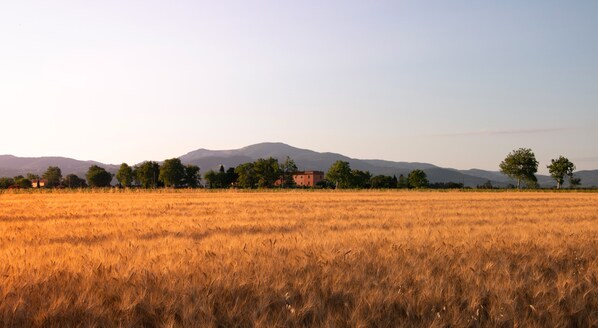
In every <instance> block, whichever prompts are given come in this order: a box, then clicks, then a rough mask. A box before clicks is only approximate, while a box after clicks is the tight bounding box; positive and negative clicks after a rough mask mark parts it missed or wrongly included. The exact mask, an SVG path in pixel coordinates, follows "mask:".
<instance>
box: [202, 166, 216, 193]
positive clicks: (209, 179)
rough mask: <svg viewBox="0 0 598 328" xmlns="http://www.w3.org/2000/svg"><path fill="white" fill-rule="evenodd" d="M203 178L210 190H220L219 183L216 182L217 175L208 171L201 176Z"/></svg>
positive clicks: (212, 171)
mask: <svg viewBox="0 0 598 328" xmlns="http://www.w3.org/2000/svg"><path fill="white" fill-rule="evenodd" d="M203 178H204V179H205V180H206V183H207V184H208V187H210V189H212V188H220V185H219V183H218V182H219V181H218V173H216V171H214V170H209V171H208V172H206V173H205V174H204V175H203Z"/></svg>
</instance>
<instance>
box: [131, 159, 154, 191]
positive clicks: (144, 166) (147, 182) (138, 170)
mask: <svg viewBox="0 0 598 328" xmlns="http://www.w3.org/2000/svg"><path fill="white" fill-rule="evenodd" d="M133 172H134V175H135V179H136V181H137V183H138V184H139V185H140V186H142V187H143V188H156V187H158V177H159V175H160V165H159V164H158V163H156V162H152V161H147V162H143V163H141V164H139V165H138V166H136V167H135V169H134V170H133Z"/></svg>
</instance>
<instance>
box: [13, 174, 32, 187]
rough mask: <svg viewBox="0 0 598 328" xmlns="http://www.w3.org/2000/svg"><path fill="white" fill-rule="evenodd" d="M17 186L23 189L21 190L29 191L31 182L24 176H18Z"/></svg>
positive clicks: (16, 179) (16, 178)
mask: <svg viewBox="0 0 598 328" xmlns="http://www.w3.org/2000/svg"><path fill="white" fill-rule="evenodd" d="M14 180H15V184H14V185H15V186H17V187H19V188H21V189H29V188H31V180H29V179H27V178H25V177H23V176H18V177H15V179H14Z"/></svg>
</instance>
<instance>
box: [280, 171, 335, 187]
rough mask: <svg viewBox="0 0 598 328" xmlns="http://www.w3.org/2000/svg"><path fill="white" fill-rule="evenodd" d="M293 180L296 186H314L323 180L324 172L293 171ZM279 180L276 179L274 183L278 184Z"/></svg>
mask: <svg viewBox="0 0 598 328" xmlns="http://www.w3.org/2000/svg"><path fill="white" fill-rule="evenodd" d="M293 180H294V181H295V184H296V185H297V187H315V186H316V184H317V183H318V182H320V181H322V180H324V172H322V171H299V172H295V173H293ZM281 183H282V181H281V180H278V181H276V183H275V184H276V185H277V186H280V185H281Z"/></svg>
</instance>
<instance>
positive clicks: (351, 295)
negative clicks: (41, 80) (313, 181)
mask: <svg viewBox="0 0 598 328" xmlns="http://www.w3.org/2000/svg"><path fill="white" fill-rule="evenodd" d="M0 261H1V262H0V326H5V327H13V326H27V327H29V326H48V327H50V326H55V327H69V326H123V327H130V326H147V327H149V326H166V327H170V326H194V327H200V326H201V327H210V326H212V327H231V326H244V327H252V326H268V327H271V326H279V327H287V326H290V327H293V326H329V327H332V326H334V327H345V326H348V327H357V326H363V327H396V326H424V327H429V326H434V327H436V326H447V325H451V326H457V327H464V326H490V327H493V326H499V327H513V326H525V327H528V326H575V327H590V326H598V289H597V288H598V194H589V193H588V194H586V193H462V192H449V193H441V192H425V193H420V192H288V193H287V192H280V193H275V192H265V193H257V192H255V193H245V192H220V193H211V192H201V191H200V192H188V191H182V192H153V193H150V192H125V193H32V194H19V193H15V194H10V193H6V194H2V195H0Z"/></svg>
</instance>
